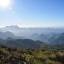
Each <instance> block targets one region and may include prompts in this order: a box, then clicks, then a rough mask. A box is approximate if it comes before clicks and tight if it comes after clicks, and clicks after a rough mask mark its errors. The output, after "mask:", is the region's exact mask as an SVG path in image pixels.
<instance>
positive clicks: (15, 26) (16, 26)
mask: <svg viewBox="0 0 64 64" xmlns="http://www.w3.org/2000/svg"><path fill="white" fill-rule="evenodd" d="M5 28H20V27H19V26H18V25H11V26H6V27H5Z"/></svg>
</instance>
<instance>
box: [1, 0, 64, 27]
mask: <svg viewBox="0 0 64 64" xmlns="http://www.w3.org/2000/svg"><path fill="white" fill-rule="evenodd" d="M9 25H18V26H20V27H64V0H0V27H2V26H9Z"/></svg>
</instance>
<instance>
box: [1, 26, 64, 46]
mask: <svg viewBox="0 0 64 64" xmlns="http://www.w3.org/2000/svg"><path fill="white" fill-rule="evenodd" d="M0 39H3V40H6V39H12V40H15V39H29V41H30V40H31V41H32V40H33V41H32V42H34V41H40V42H44V43H47V44H56V45H57V44H58V45H64V28H20V27H18V26H6V27H3V28H0ZM20 43H21V42H20ZM9 44H10V43H9ZM14 44H15V43H14ZM18 44H19V43H18ZM18 44H17V45H18ZM25 44H26V42H25ZM25 44H23V45H25ZM27 44H28V45H27V47H28V46H29V42H27ZM30 44H31V45H32V43H30ZM39 44H40V43H39ZM10 45H11V44H10ZM31 45H30V46H31ZM34 45H35V43H33V45H32V46H34ZM25 47H26V46H25Z"/></svg>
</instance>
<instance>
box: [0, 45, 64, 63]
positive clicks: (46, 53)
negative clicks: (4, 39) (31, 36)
mask: <svg viewBox="0 0 64 64" xmlns="http://www.w3.org/2000/svg"><path fill="white" fill-rule="evenodd" d="M0 64H64V51H59V50H47V49H24V48H23V49H22V48H8V47H5V46H1V47H0Z"/></svg>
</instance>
